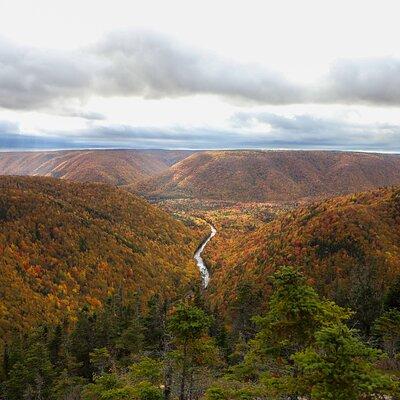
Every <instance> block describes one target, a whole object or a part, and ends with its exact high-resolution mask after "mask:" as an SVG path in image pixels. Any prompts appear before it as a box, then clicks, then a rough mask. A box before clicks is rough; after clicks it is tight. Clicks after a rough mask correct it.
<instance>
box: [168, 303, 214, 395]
mask: <svg viewBox="0 0 400 400" xmlns="http://www.w3.org/2000/svg"><path fill="white" fill-rule="evenodd" d="M210 324H211V320H210V317H208V316H207V315H206V314H205V313H204V311H203V310H201V309H200V308H198V307H195V306H190V305H186V304H179V305H178V306H177V307H176V309H175V312H174V314H173V315H172V317H171V319H170V321H169V329H170V331H171V333H172V335H173V337H174V344H175V346H176V348H177V350H176V351H175V352H173V353H172V356H173V357H174V358H175V359H176V360H177V361H179V365H180V370H181V372H180V384H179V399H180V400H186V399H187V398H188V393H190V391H191V386H192V385H191V383H192V377H193V372H194V368H195V366H196V365H199V364H201V363H205V362H207V360H206V359H205V358H206V357H207V356H210V355H211V357H212V356H213V355H215V351H216V347H215V345H214V343H213V342H212V341H210V340H209V337H207V335H206V331H207V330H208V328H209V326H210ZM188 384H189V385H188Z"/></svg>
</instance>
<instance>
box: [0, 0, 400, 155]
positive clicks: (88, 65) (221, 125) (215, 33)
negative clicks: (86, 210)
mask: <svg viewBox="0 0 400 400" xmlns="http://www.w3.org/2000/svg"><path fill="white" fill-rule="evenodd" d="M396 3H397V2H396V1H393V2H389V1H382V0H380V1H379V2H378V1H374V2H372V1H371V2H368V1H365V0H364V1H354V0H353V1H352V0H346V1H338V0H335V1H330V2H327V1H321V0H317V1H307V0H303V1H293V0H291V1H284V0H277V1H267V0H263V1H252V0H246V1H242V0H237V1H232V0H230V1H224V0H218V1H216V0H213V1H207V0H202V1H192V0H182V1H175V0H168V1H165V0H159V1H153V0H146V1H133V0H130V1H120V0H113V1H107V2H106V1H99V0H97V1H91V0H84V1H83V0H80V1H75V0H68V1H63V0H49V1H41V0H35V1H31V0H26V1H20V0H10V1H2V0H0V149H1V150H9V149H31V148H43V149H56V148H97V147H98V148H103V147H117V148H122V147H129V148H194V149H205V148H293V149H339V150H365V151H384V152H400V112H399V111H400V46H399V38H400V24H399V22H398V16H399V12H400V6H398V5H397V7H396Z"/></svg>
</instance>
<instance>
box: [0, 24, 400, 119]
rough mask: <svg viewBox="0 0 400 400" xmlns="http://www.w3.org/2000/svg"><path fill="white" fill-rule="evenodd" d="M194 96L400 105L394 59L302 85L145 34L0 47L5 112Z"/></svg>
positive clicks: (341, 65)
mask: <svg viewBox="0 0 400 400" xmlns="http://www.w3.org/2000/svg"><path fill="white" fill-rule="evenodd" d="M197 94H213V95H218V96H222V97H224V98H227V99H230V100H235V101H237V100H240V101H246V102H249V103H252V102H253V103H259V104H293V103H352V104H356V103H357V104H365V103H367V104H381V105H398V104H400V60H399V59H395V58H385V59H361V60H341V61H338V62H336V63H335V64H334V65H333V66H332V67H331V69H330V71H329V72H328V74H327V76H326V77H325V79H323V80H322V81H320V82H315V84H314V85H312V86H308V87H305V86H302V85H297V84H295V83H293V82H290V81H288V80H287V79H286V78H285V77H284V76H283V75H282V74H280V73H279V72H276V71H272V70H268V69H267V68H264V67H260V66H257V65H253V64H240V63H237V62H232V61H229V60H226V59H223V58H221V57H219V56H217V55H215V54H213V53H209V52H202V51H199V50H195V49H192V48H189V47H184V46H182V45H180V44H177V43H176V42H175V41H173V40H171V39H169V38H166V37H163V36H161V35H157V34H153V33H148V32H137V31H134V32H124V33H113V34H109V35H108V36H106V37H105V38H104V39H103V40H101V41H100V42H99V43H97V44H96V45H94V46H91V47H86V48H82V49H80V50H76V51H64V52H59V51H54V50H44V49H37V48H33V47H21V46H16V45H13V44H11V43H9V42H6V41H4V40H3V41H0V107H3V108H9V109H28V110H36V109H56V110H62V109H63V108H65V104H68V102H69V101H71V99H79V100H84V99H87V98H88V97H90V96H141V97H143V98H167V97H169V98H170V97H179V96H188V95H197ZM82 117H85V116H83V115H82ZM89 117H90V116H89ZM89 119H90V118H89Z"/></svg>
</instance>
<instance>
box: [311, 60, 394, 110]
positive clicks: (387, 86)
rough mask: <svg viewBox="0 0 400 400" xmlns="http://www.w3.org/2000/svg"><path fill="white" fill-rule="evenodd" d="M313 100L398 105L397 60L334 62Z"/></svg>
mask: <svg viewBox="0 0 400 400" xmlns="http://www.w3.org/2000/svg"><path fill="white" fill-rule="evenodd" d="M316 100H320V101H322V102H327V103H330V102H337V103H350V104H379V105H399V104H400V59H396V58H393V57H386V58H361V59H355V60H351V59H341V60H337V61H336V62H335V63H334V64H333V65H332V66H331V68H330V71H329V74H328V76H327V77H326V80H325V82H323V83H322V84H321V88H320V89H319V95H318V96H317V98H316Z"/></svg>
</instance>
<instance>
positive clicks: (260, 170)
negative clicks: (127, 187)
mask: <svg viewBox="0 0 400 400" xmlns="http://www.w3.org/2000/svg"><path fill="white" fill-rule="evenodd" d="M392 184H400V156H398V155H385V154H365V153H344V152H329V151H207V152H201V153H195V154H193V155H191V156H190V157H188V158H186V159H184V160H182V161H180V162H179V163H177V164H175V165H173V166H172V167H171V168H169V169H168V170H166V171H165V172H163V173H161V174H160V175H158V176H156V177H153V178H149V179H148V180H146V181H145V182H139V184H137V185H136V186H135V185H134V186H133V187H132V189H134V190H135V189H136V190H137V191H138V192H139V193H140V194H143V195H146V196H148V197H162V198H187V197H189V198H200V199H216V200H235V201H259V202H262V201H294V200H299V199H303V198H309V197H314V196H332V195H338V194H345V193H351V192H357V191H362V190H368V189H371V188H376V187H380V186H387V185H392Z"/></svg>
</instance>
